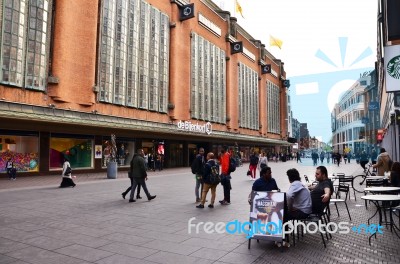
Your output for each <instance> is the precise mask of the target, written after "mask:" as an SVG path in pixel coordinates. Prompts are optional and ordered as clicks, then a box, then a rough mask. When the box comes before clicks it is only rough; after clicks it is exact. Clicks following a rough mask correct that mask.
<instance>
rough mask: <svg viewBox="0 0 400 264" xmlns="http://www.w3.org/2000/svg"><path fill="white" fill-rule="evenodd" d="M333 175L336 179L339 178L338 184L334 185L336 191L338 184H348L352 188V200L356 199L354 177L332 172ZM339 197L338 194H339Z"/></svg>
mask: <svg viewBox="0 0 400 264" xmlns="http://www.w3.org/2000/svg"><path fill="white" fill-rule="evenodd" d="M333 176H336V177H337V179H338V180H339V184H338V185H336V186H335V190H336V193H337V189H338V186H339V185H343V184H344V185H348V186H350V187H351V188H352V189H353V195H354V200H355V201H357V196H356V191H355V190H354V187H353V184H354V178H353V176H346V175H345V174H344V173H336V174H333ZM339 197H340V195H339ZM349 200H350V193H349Z"/></svg>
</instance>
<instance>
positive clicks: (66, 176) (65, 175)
mask: <svg viewBox="0 0 400 264" xmlns="http://www.w3.org/2000/svg"><path fill="white" fill-rule="evenodd" d="M61 175H62V182H61V184H60V188H66V187H72V188H73V187H75V185H76V184H75V183H74V181H73V180H72V169H71V164H70V163H69V160H68V159H67V158H64V163H63V169H62V174H61ZM74 178H75V176H74Z"/></svg>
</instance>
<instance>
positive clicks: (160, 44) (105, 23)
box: [99, 0, 169, 113]
mask: <svg viewBox="0 0 400 264" xmlns="http://www.w3.org/2000/svg"><path fill="white" fill-rule="evenodd" d="M168 63H169V18H168V16H167V15H166V14H164V13H162V12H160V11H159V10H158V9H156V8H154V7H153V6H151V5H149V4H148V3H146V2H145V1H140V0H128V1H126V0H104V1H103V2H102V12H101V40H100V62H99V88H100V93H99V100H100V101H102V102H107V103H113V104H118V105H126V106H132V107H137V108H141V109H148V110H152V111H158V112H163V113H165V112H167V104H168V79H169V67H168Z"/></svg>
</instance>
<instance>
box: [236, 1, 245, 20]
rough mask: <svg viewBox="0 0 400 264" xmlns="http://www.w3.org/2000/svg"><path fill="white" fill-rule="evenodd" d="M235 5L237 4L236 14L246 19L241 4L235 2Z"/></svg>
mask: <svg viewBox="0 0 400 264" xmlns="http://www.w3.org/2000/svg"><path fill="white" fill-rule="evenodd" d="M235 3H236V12H238V13H240V15H241V16H242V17H243V18H244V16H243V13H242V12H243V10H242V7H241V6H240V4H239V2H238V1H237V0H235Z"/></svg>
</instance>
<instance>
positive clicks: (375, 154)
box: [371, 149, 378, 172]
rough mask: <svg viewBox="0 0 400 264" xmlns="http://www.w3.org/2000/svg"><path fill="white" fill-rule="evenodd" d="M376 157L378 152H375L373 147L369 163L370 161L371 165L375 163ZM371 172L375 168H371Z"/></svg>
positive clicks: (374, 170)
mask: <svg viewBox="0 0 400 264" xmlns="http://www.w3.org/2000/svg"><path fill="white" fill-rule="evenodd" d="M377 158H378V153H376V150H375V149H372V152H371V163H372V165H375V164H376V159H377ZM373 172H376V168H374V169H373Z"/></svg>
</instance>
